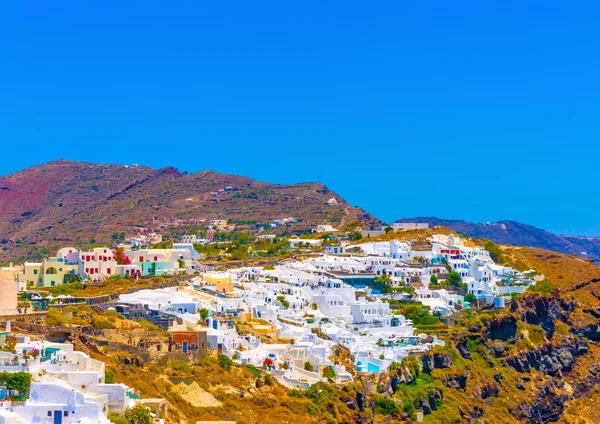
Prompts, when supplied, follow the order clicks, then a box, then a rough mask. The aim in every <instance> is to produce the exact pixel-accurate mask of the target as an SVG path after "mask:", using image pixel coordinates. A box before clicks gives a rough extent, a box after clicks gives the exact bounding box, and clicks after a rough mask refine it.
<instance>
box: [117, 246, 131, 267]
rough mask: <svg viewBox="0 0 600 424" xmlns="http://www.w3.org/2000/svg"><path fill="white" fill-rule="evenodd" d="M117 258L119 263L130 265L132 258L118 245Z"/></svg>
mask: <svg viewBox="0 0 600 424" xmlns="http://www.w3.org/2000/svg"><path fill="white" fill-rule="evenodd" d="M115 260H116V261H117V265H130V264H131V259H129V258H128V257H127V255H125V249H123V248H122V247H117V248H116V249H115Z"/></svg>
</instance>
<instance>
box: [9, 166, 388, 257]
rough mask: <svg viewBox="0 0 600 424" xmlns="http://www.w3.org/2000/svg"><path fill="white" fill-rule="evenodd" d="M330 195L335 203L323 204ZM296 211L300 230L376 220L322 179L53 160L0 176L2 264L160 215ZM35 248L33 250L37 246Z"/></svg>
mask: <svg viewBox="0 0 600 424" xmlns="http://www.w3.org/2000/svg"><path fill="white" fill-rule="evenodd" d="M332 198H333V199H335V202H330V203H334V204H329V203H327V202H328V200H330V199H332ZM288 216H294V217H296V218H297V219H299V220H301V221H302V222H301V223H300V224H298V227H300V228H307V227H309V226H314V225H317V224H324V223H329V224H331V225H333V226H343V225H344V224H346V223H348V222H351V221H354V220H360V221H362V222H363V223H364V224H365V225H366V226H370V225H377V224H381V222H380V221H379V220H378V219H376V218H375V217H373V216H372V215H370V214H368V213H367V212H365V211H363V210H361V209H359V208H356V207H353V206H350V205H349V204H348V203H346V202H345V201H344V200H343V199H342V198H341V197H340V196H338V195H337V194H336V193H334V192H332V191H331V190H329V189H328V188H327V187H326V186H324V185H323V184H320V183H302V184H291V185H277V184H269V183H265V182H259V181H255V180H252V179H250V178H247V177H243V176H238V175H227V174H222V173H217V172H213V171H202V172H198V173H194V174H188V173H185V172H181V171H178V170H177V169H175V168H170V167H169V168H163V169H159V170H155V169H152V168H149V167H143V166H121V165H101V164H95V163H82V162H70V161H54V162H49V163H46V164H43V165H39V166H34V167H32V168H28V169H25V170H23V171H20V172H16V173H13V174H10V175H6V176H3V177H0V240H1V241H2V250H1V251H0V262H6V261H8V260H19V259H21V260H23V259H26V258H30V257H31V255H32V253H34V252H35V251H36V249H40V248H47V249H50V252H51V253H52V252H53V251H52V249H54V248H55V247H58V246H60V245H62V246H64V245H65V244H75V245H78V244H79V245H84V244H89V243H90V242H92V243H93V242H98V243H101V242H108V241H110V234H113V233H115V232H125V233H126V234H128V235H131V234H135V233H136V232H137V229H138V228H141V227H152V226H156V225H157V224H158V223H160V222H165V220H169V219H171V220H173V219H181V220H188V221H190V220H195V219H211V218H212V219H216V218H219V219H227V220H231V222H232V223H237V224H240V223H254V222H270V221H272V220H274V219H279V218H284V217H288ZM37 251H38V252H39V250H37Z"/></svg>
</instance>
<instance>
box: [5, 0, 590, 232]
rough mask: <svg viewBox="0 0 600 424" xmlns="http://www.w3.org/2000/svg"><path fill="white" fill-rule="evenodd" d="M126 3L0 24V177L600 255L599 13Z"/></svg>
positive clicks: (562, 6)
mask: <svg viewBox="0 0 600 424" xmlns="http://www.w3.org/2000/svg"><path fill="white" fill-rule="evenodd" d="M124 3H125V2H116V1H115V2H111V1H104V2H96V3H92V2H75V1H74V2H64V1H63V2H35V1H32V2H12V3H10V4H9V3H7V4H3V5H2V6H0V39H1V40H2V43H0V140H1V142H2V146H3V156H4V157H3V160H2V164H1V165H0V174H7V173H10V172H14V171H16V170H19V169H22V168H25V167H28V166H31V165H35V164H39V163H42V162H46V161H49V160H54V159H59V158H61V159H71V160H85V161H94V162H103V163H121V164H131V163H138V164H143V165H150V166H153V167H157V168H159V167H163V166H168V165H171V166H175V167H178V168H180V169H182V170H185V171H189V172H195V171H199V170H203V169H213V170H216V171H222V172H228V173H236V174H242V175H248V176H250V177H253V178H256V179H260V180H265V181H270V182H276V183H293V182H302V181H320V182H323V183H325V184H326V185H327V186H328V187H330V188H331V189H332V190H335V191H337V192H338V193H339V194H340V195H341V196H342V197H344V198H346V199H347V200H348V201H349V202H350V203H352V204H354V205H358V206H361V207H363V208H365V209H366V210H368V211H369V212H371V213H373V214H374V215H376V216H378V217H380V218H381V219H383V220H386V221H393V220H395V219H398V218H402V217H408V216H429V215H435V216H439V217H445V218H460V219H466V220H473V221H478V222H481V221H495V220H501V219H515V220H519V221H522V222H526V223H529V224H533V225H537V226H540V227H543V228H546V229H548V230H551V231H556V232H560V233H572V234H585V235H600V222H598V213H597V210H598V209H599V207H600V185H599V184H598V178H597V162H598V158H599V157H600V155H599V153H600V151H599V150H600V147H598V143H597V141H598V139H599V136H600V119H598V116H597V115H598V111H599V110H600V108H599V106H600V78H598V75H600V55H598V50H599V45H598V44H599V41H600V34H599V29H598V25H597V22H598V21H599V18H600V16H599V15H600V13H599V11H600V6H598V4H597V3H596V2H577V6H576V7H575V6H574V5H570V4H569V3H568V2H553V1H524V0H521V1H504V2H487V1H483V2H482V1H473V2H467V1H457V2H448V1H439V2H436V1H429V2H416V1H394V2H376V3H373V2H369V3H365V2H348V1H344V2H333V1H332V2H325V3H326V4H323V3H324V2H281V1H279V2H272V3H268V2H227V3H226V2H200V1H188V2H186V1H177V2H153V1H143V2H142V1H140V2H135V1H131V2H126V3H127V4H124Z"/></svg>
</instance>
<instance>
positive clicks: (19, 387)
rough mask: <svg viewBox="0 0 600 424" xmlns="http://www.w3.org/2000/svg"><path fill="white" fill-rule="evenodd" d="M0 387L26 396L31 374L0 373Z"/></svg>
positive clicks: (21, 372)
mask: <svg viewBox="0 0 600 424" xmlns="http://www.w3.org/2000/svg"><path fill="white" fill-rule="evenodd" d="M0 386H4V387H6V388H7V389H8V390H14V391H16V392H19V394H20V395H23V396H27V395H28V393H29V387H30V386H31V374H29V373H28V372H23V371H19V372H13V373H9V372H0Z"/></svg>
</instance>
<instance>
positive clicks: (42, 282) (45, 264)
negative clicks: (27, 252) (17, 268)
mask: <svg viewBox="0 0 600 424" xmlns="http://www.w3.org/2000/svg"><path fill="white" fill-rule="evenodd" d="M76 274H77V265H68V264H65V263H64V262H63V261H62V260H61V259H57V258H48V259H44V260H43V261H42V262H25V265H24V266H23V272H22V273H21V274H18V275H17V280H18V281H19V282H26V283H27V284H30V285H33V287H55V286H59V285H61V284H63V283H65V282H67V281H68V278H69V277H71V276H74V275H76Z"/></svg>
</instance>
